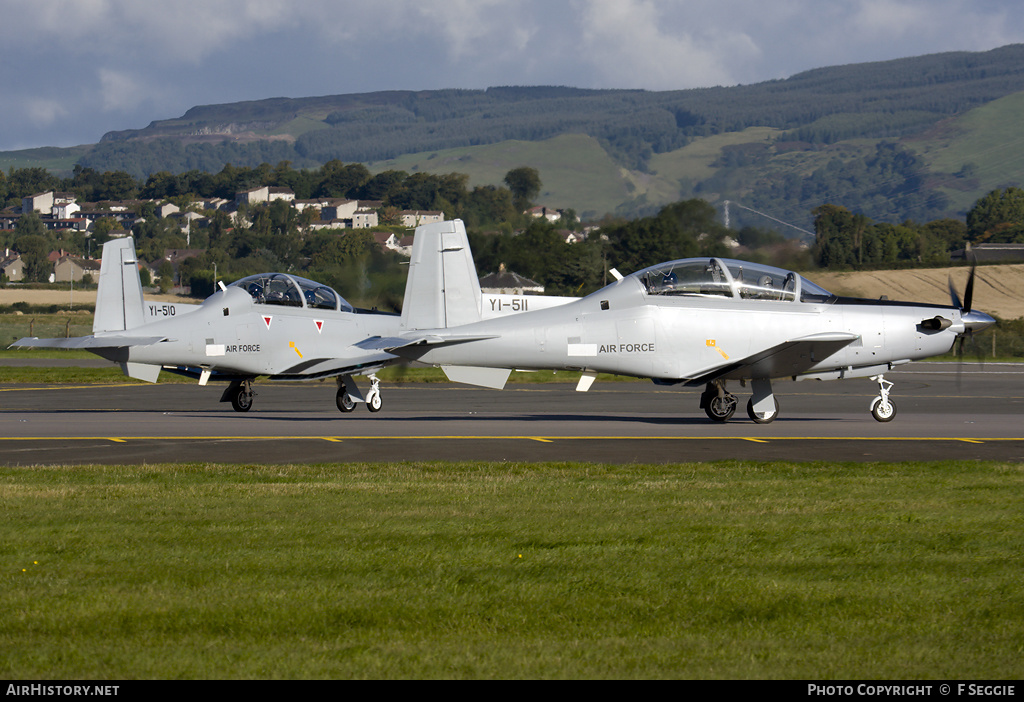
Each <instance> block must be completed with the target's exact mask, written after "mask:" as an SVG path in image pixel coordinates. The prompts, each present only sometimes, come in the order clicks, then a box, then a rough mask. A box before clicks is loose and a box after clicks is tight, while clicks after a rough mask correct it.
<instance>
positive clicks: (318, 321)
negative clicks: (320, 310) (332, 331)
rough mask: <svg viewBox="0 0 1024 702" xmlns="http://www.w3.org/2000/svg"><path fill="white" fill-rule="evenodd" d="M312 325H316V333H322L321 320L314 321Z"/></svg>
mask: <svg viewBox="0 0 1024 702" xmlns="http://www.w3.org/2000/svg"><path fill="white" fill-rule="evenodd" d="M313 324H315V325H316V330H317V331H318V332H322V331H323V330H324V320H322V319H314V320H313Z"/></svg>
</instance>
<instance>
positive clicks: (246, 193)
mask: <svg viewBox="0 0 1024 702" xmlns="http://www.w3.org/2000/svg"><path fill="white" fill-rule="evenodd" d="M274 200H284V201H286V202H293V201H294V200H295V193H294V192H293V191H292V190H291V189H290V188H279V187H277V186H269V185H264V186H263V187H262V188H253V189H252V190H243V191H241V192H237V193H235V204H236V205H241V204H243V203H244V204H248V205H255V204H257V203H260V202H273V201H274Z"/></svg>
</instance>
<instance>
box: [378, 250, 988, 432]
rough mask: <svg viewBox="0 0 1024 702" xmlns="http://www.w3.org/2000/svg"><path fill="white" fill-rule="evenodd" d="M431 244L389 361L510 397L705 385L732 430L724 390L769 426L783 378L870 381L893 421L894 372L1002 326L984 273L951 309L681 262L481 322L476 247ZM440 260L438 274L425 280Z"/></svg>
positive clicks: (875, 411) (763, 272)
mask: <svg viewBox="0 0 1024 702" xmlns="http://www.w3.org/2000/svg"><path fill="white" fill-rule="evenodd" d="M427 234H428V235H427V236H422V237H421V235H420V234H419V233H418V234H417V237H416V239H415V241H414V244H413V261H412V270H411V271H410V280H409V283H408V284H407V287H406V296H405V305H406V309H403V316H402V325H401V332H400V334H399V335H398V336H399V338H400V339H402V340H403V343H401V344H397V343H395V344H391V345H388V343H385V344H384V346H383V348H385V349H386V350H388V351H389V352H391V353H393V354H395V355H397V356H401V357H402V358H406V359H409V360H413V361H419V362H422V363H429V364H434V365H440V366H441V367H442V368H444V370H445V372H446V373H447V374H448V377H449V378H450V379H452V380H456V381H459V382H465V383H471V384H475V385H480V386H484V387H492V388H499V389H500V388H502V387H504V384H505V382H506V380H507V378H508V375H509V372H510V370H511V369H522V370H544V369H554V370H573V371H580V372H582V375H581V378H580V381H579V385H578V386H577V390H580V391H586V390H588V389H589V388H590V386H591V384H592V383H593V382H594V379H595V377H596V375H597V374H598V373H614V374H620V375H628V376H636V377H641V378H650V379H652V380H653V381H654V382H655V383H657V384H659V385H682V386H693V387H701V386H703V387H704V391H703V393H702V394H701V399H700V407H701V408H702V409H703V410H704V411H705V413H706V414H707V416H708V417H709V418H710V419H712V420H714V421H718V422H724V421H727V420H728V419H730V418H731V417H732V416H733V414H734V413H735V411H736V408H737V405H738V400H737V398H736V396H735V395H733V394H732V393H730V392H729V391H728V390H727V389H726V383H727V381H730V380H738V381H740V383H741V384H745V383H747V382H749V383H750V386H751V390H752V397H751V398H750V400H749V401H748V402H747V414H748V416H749V417H750V418H751V419H752V420H753V421H754V422H757V423H768V422H771V421H773V420H774V419H775V418H776V417H777V416H778V412H779V404H778V402H777V400H776V398H775V395H774V393H773V391H772V381H773V380H775V379H780V378H792V379H794V380H809V379H814V380H829V379H844V378H860V377H867V378H871V379H872V380H874V381H876V382H877V383H878V389H879V394H878V396H877V397H875V398H874V399H873V400H872V402H871V404H870V408H869V409H870V411H871V414H872V415H873V416H874V418H875V419H877V420H878V421H880V422H886V421H889V420H891V419H892V418H893V417H894V416H895V414H896V406H895V404H894V403H893V401H892V399H891V398H890V397H889V391H890V389H891V388H892V386H893V384H892V383H891V382H890V381H887V380H886V379H885V377H884V374H885V373H886V372H887V371H889V370H891V369H893V368H895V367H897V366H899V365H901V364H904V363H908V362H909V361H912V360H918V359H923V358H927V357H930V356H935V355H939V354H942V353H945V352H947V351H949V350H950V348H952V346H953V344H954V342H955V341H956V340H957V339H958V338H961V339H962V338H963V337H965V336H966V335H969V334H972V333H974V332H977V331H980V330H982V329H985V328H987V327H988V326H990V325H992V324H993V323H994V321H995V320H993V319H992V317H990V316H988V315H987V314H984V313H983V312H978V311H976V310H973V309H972V308H971V297H972V292H973V287H974V271H973V269H972V270H971V273H970V277H969V278H968V282H967V287H966V289H965V298H964V301H963V302H961V301H960V299H959V295H958V294H957V293H956V291H955V290H954V289H953V286H952V282H951V283H950V293H951V297H952V305H951V306H943V305H931V304H920V303H911V302H897V301H890V300H886V299H879V300H863V299H852V298H844V297H838V296H836V295H833V294H831V293H830V292H828V291H827V290H824V289H823V288H821V287H819V286H817V285H815V284H814V283H812V282H811V281H809V280H807V279H806V278H804V277H803V276H801V275H799V274H797V273H795V272H792V271H786V270H782V269H779V268H774V267H770V266H765V265H760V264H755V263H749V262H744V261H738V260H731V259H724V258H716V257H704V258H692V259H685V260H679V261H669V262H667V263H662V264H659V265H656V266H652V267H650V268H646V269H644V270H641V271H638V272H636V273H633V274H631V275H629V276H626V277H622V278H620V279H619V280H617V281H615V282H613V283H612V284H610V285H608V286H607V287H605V288H602V289H601V290H599V291H597V292H595V293H593V294H591V295H588V296H586V297H584V298H580V299H576V300H571V301H567V302H565V303H564V304H560V305H557V306H554V307H550V308H547V309H541V310H534V309H528V310H526V311H524V312H522V313H520V314H516V315H512V316H507V317H503V318H498V319H483V317H482V315H481V313H480V312H481V310H480V308H479V306H478V305H477V304H476V302H475V299H474V297H473V296H472V295H469V294H466V293H465V291H467V290H472V289H473V286H475V285H476V284H477V279H476V273H475V271H474V269H473V267H472V265H471V261H472V259H471V256H470V255H469V249H468V243H467V242H466V241H465V239H464V237H463V239H462V240H458V241H457V240H456V239H457V238H458V237H457V236H456V233H454V232H453V233H450V234H449V235H448V240H447V241H439V240H437V238H436V237H433V236H430V234H432V233H431V232H428V233H427ZM438 256H439V257H441V258H442V259H443V261H444V262H443V263H442V264H437V263H436V262H433V263H431V265H432V266H433V268H432V270H433V271H434V273H433V274H423V273H422V272H417V270H416V268H417V266H418V265H419V266H422V265H423V262H424V261H431V260H432V259H434V258H436V257H438ZM467 260H468V261H469V262H470V265H466V261H467ZM437 271H443V272H444V276H442V277H438V273H437ZM414 273H415V274H417V275H415V276H414ZM528 299H529V300H533V299H535V298H528Z"/></svg>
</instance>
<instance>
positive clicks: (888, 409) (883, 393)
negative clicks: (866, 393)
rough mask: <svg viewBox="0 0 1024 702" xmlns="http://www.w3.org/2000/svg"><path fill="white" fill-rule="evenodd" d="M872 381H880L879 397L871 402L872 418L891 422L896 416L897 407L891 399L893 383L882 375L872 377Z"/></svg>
mask: <svg viewBox="0 0 1024 702" xmlns="http://www.w3.org/2000/svg"><path fill="white" fill-rule="evenodd" d="M871 379H872V380H876V381H878V397H876V398H875V399H873V400H872V401H871V416H872V417H874V418H875V419H877V420H878V421H879V422H891V421H892V418H893V417H895V416H896V405H895V404H893V402H892V400H890V399H889V391H890V390H892V386H893V383H892V382H890V381H888V380H886V379H885V378H884V377H882V376H881V375H874V376H871Z"/></svg>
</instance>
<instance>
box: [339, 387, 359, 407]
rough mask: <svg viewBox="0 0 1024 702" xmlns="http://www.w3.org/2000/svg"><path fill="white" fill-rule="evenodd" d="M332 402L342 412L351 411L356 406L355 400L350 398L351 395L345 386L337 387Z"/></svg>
mask: <svg viewBox="0 0 1024 702" xmlns="http://www.w3.org/2000/svg"><path fill="white" fill-rule="evenodd" d="M334 402H335V403H336V404H337V405H338V409H339V410H341V411H342V412H351V411H352V410H354V409H355V408H356V401H355V400H353V399H352V396H351V395H349V394H348V391H347V390H346V389H345V388H338V394H337V395H336V396H335V398H334Z"/></svg>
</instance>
